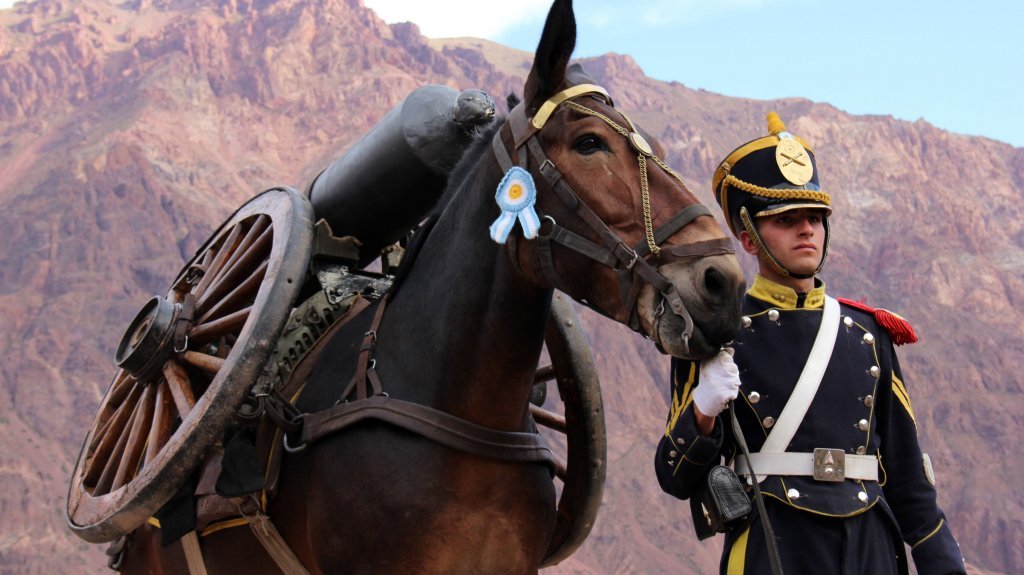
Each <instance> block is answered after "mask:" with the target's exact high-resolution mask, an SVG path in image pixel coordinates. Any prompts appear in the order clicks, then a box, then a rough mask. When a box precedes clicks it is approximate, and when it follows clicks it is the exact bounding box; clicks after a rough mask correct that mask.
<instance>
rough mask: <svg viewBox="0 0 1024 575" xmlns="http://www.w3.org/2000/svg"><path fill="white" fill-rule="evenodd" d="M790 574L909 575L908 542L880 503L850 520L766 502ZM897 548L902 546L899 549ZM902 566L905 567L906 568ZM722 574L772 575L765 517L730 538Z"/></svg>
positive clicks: (784, 569) (777, 541)
mask: <svg viewBox="0 0 1024 575" xmlns="http://www.w3.org/2000/svg"><path fill="white" fill-rule="evenodd" d="M765 504H766V507H767V511H768V517H769V518H770V519H771V525H772V529H773V530H774V532H775V540H776V545H777V546H778V549H779V557H780V559H781V560H782V569H783V571H784V572H785V575H801V574H808V575H831V574H837V575H839V574H842V575H861V574H870V575H898V574H900V573H905V572H906V571H905V569H906V567H905V566H906V560H905V559H903V558H901V557H897V550H899V553H900V554H901V555H902V553H903V544H902V542H900V541H899V538H898V533H897V532H895V526H894V525H893V522H892V520H891V519H890V518H889V516H888V515H887V514H886V512H885V510H884V509H882V508H880V507H879V505H880V504H881V503H879V504H878V505H875V506H874V507H873V508H871V509H869V510H868V511H866V512H864V513H861V514H860V515H855V516H853V517H847V518H837V517H827V516H824V515H816V514H813V513H809V512H806V511H800V510H797V509H794V508H792V507H789V506H788V505H783V504H781V503H778V502H777V501H775V500H772V499H771V498H768V499H767V501H766V502H765ZM897 544H898V547H897ZM901 566H902V569H901ZM719 571H720V572H721V573H722V574H723V575H741V574H742V575H761V574H763V575H771V572H772V571H771V566H770V564H769V561H768V549H767V547H766V546H765V539H764V528H763V527H762V526H761V520H760V518H757V519H755V520H754V522H753V523H752V524H751V525H750V527H748V528H747V529H745V530H743V531H740V532H738V533H729V534H727V535H726V539H725V549H724V551H723V552H722V562H721V565H720V567H719Z"/></svg>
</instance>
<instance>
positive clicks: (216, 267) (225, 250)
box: [192, 222, 242, 299]
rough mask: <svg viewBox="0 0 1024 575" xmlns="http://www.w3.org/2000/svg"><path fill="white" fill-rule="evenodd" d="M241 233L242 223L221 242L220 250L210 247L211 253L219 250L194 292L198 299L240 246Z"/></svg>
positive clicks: (233, 228)
mask: <svg viewBox="0 0 1024 575" xmlns="http://www.w3.org/2000/svg"><path fill="white" fill-rule="evenodd" d="M241 233H242V223H241V222H239V223H237V224H235V225H234V227H232V228H231V232H230V233H229V234H228V237H227V238H226V239H225V240H224V241H223V242H221V244H220V247H219V248H218V247H214V246H211V247H210V251H212V250H217V256H216V257H215V258H213V262H212V263H211V264H210V267H209V268H207V269H206V270H205V271H204V273H203V279H201V280H199V285H197V286H196V289H195V291H194V292H192V293H194V294H195V295H196V299H199V298H200V297H202V295H203V292H205V291H206V288H208V287H209V286H210V282H212V281H213V278H214V277H215V276H216V275H217V274H218V272H220V269H221V267H222V266H223V265H224V262H225V261H227V259H228V257H229V256H230V255H231V253H232V252H233V251H234V249H235V246H236V245H237V244H238V237H239V236H240V235H241Z"/></svg>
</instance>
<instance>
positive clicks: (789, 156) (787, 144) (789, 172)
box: [775, 132, 814, 186]
mask: <svg viewBox="0 0 1024 575" xmlns="http://www.w3.org/2000/svg"><path fill="white" fill-rule="evenodd" d="M787 136H788V137H787ZM775 162H776V163H778V165H779V171H781V172H782V175H783V177H785V178H786V180H788V181H789V183H791V184H793V185H796V186H802V185H804V184H806V183H807V182H809V181H811V177H813V176H814V165H813V164H811V157H810V156H809V155H807V150H805V149H804V147H803V146H801V145H800V142H798V141H797V140H796V138H794V137H793V136H790V135H789V134H788V133H785V132H784V133H783V134H779V143H778V145H777V146H775Z"/></svg>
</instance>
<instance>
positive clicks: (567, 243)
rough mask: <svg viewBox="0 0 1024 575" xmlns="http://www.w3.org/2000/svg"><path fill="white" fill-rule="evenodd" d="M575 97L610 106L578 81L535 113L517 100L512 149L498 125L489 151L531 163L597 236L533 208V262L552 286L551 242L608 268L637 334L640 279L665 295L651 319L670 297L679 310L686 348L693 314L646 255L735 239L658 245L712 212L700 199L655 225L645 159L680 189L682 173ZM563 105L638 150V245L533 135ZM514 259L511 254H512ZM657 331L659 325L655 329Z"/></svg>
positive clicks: (504, 160)
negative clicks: (583, 195) (537, 224)
mask: <svg viewBox="0 0 1024 575" xmlns="http://www.w3.org/2000/svg"><path fill="white" fill-rule="evenodd" d="M580 96H591V97H595V98H598V99H600V100H603V101H604V102H605V103H606V104H608V105H609V106H612V105H613V103H612V100H611V98H610V97H609V96H608V92H607V91H605V89H604V88H602V87H600V86H597V85H594V84H580V85H578V86H573V87H571V88H568V89H566V90H563V91H561V92H559V93H558V94H555V95H554V96H552V97H551V98H550V99H548V100H547V101H546V102H545V103H544V104H543V105H542V106H541V107H540V109H538V111H537V113H536V114H535V115H534V117H533V118H527V117H526V109H525V105H524V103H523V102H520V103H519V104H518V105H516V106H515V107H514V108H513V109H512V111H511V112H509V116H508V122H507V124H506V125H507V126H508V127H509V131H510V132H511V136H512V143H513V149H512V150H511V152H510V151H509V149H508V148H507V147H506V144H505V142H504V140H503V139H502V133H503V132H504V128H503V129H501V130H498V132H497V133H496V134H495V135H494V139H493V140H492V148H493V150H494V155H495V156H496V157H497V159H498V163H499V164H500V166H501V168H502V170H504V171H505V172H507V171H508V170H509V169H511V168H512V167H513V166H519V167H521V168H523V169H526V170H527V171H531V170H530V166H533V167H534V170H535V171H531V174H534V175H535V176H536V175H539V176H540V179H541V180H542V181H543V182H545V183H546V184H547V186H548V187H549V188H550V189H551V190H553V191H554V192H555V195H556V196H557V197H558V198H559V199H560V200H561V201H562V203H563V204H564V205H565V206H566V207H567V208H569V210H570V211H572V212H574V213H575V214H576V215H577V216H578V217H579V218H580V219H581V220H583V222H584V223H585V224H586V225H587V226H588V227H589V228H590V229H591V230H592V231H593V232H594V233H595V234H596V235H597V237H598V238H599V239H600V242H601V243H597V242H594V241H592V240H590V239H588V238H586V237H584V236H581V235H579V234H577V233H575V232H573V231H572V230H570V229H568V228H566V227H563V226H561V225H560V224H559V223H558V222H557V221H555V219H554V218H553V217H551V216H550V215H545V214H542V213H541V212H540V211H539V210H538V216H539V217H540V218H541V222H542V223H541V228H540V231H539V233H538V235H537V238H536V240H537V244H536V247H537V252H536V253H537V258H538V264H539V266H538V267H539V268H540V269H541V272H542V273H543V274H544V277H545V279H546V280H547V282H548V283H550V284H551V287H554V288H556V289H560V288H561V286H560V284H561V282H560V281H559V278H558V275H557V273H556V272H555V265H554V260H553V257H552V250H551V247H552V243H557V244H560V245H562V246H564V247H566V248H568V249H571V250H573V251H575V252H577V253H579V254H582V255H584V256H586V257H588V258H590V259H592V260H594V261H597V262H598V263H601V264H603V265H605V266H607V267H609V268H611V269H612V270H613V271H614V272H615V274H616V276H617V277H618V279H619V290H620V297H621V299H622V303H623V306H624V309H627V310H629V320H628V321H629V323H628V325H629V327H630V328H631V329H633V330H634V331H637V332H639V333H643V332H642V330H641V327H640V320H639V316H638V313H637V309H636V302H637V298H638V296H639V294H640V290H641V288H642V287H643V283H642V282H646V283H647V284H650V285H651V287H653V288H654V289H655V290H657V291H658V293H660V294H661V296H662V298H663V300H662V303H661V305H659V308H658V311H657V313H656V317H655V322H656V323H657V322H658V321H659V320H660V318H661V315H662V314H663V313H664V303H665V302H667V303H668V306H669V309H671V310H672V313H674V314H676V315H677V316H679V317H680V318H681V319H682V320H683V324H684V328H683V332H682V340H683V345H684V347H685V349H687V350H688V349H689V341H690V337H691V336H692V335H693V329H694V324H693V318H692V317H691V316H690V313H689V311H688V310H687V309H686V305H685V304H684V303H683V300H682V298H681V297H680V296H679V292H678V291H677V290H676V288H675V286H674V285H673V284H672V282H671V281H670V280H669V279H668V278H666V277H665V276H664V275H663V274H662V273H661V272H659V271H658V270H657V268H655V267H654V266H653V265H652V264H651V263H650V262H649V261H648V260H649V258H650V257H651V256H652V255H653V256H655V257H657V258H658V260H659V262H660V263H662V264H667V263H672V262H676V261H685V260H692V259H698V258H704V257H708V256H713V255H722V254H731V253H735V251H734V249H733V247H732V242H731V241H730V240H729V239H728V238H724V237H723V238H719V239H713V240H704V241H699V242H694V243H690V244H680V245H675V246H671V247H669V248H665V249H662V248H660V247H659V246H660V244H663V243H664V242H665V241H667V240H668V238H669V237H671V236H672V235H673V234H675V233H676V232H677V231H679V230H681V229H682V228H683V227H685V226H687V225H689V224H690V223H691V222H693V221H694V220H695V219H697V218H698V217H701V216H708V217H711V212H710V211H709V210H708V208H707V207H706V206H704V205H703V204H699V203H698V204H693V205H691V206H687V207H685V208H683V209H682V210H680V211H679V212H677V213H676V214H675V215H674V216H673V217H672V218H670V219H669V220H668V221H667V222H665V223H664V224H662V225H660V226H659V227H658V228H657V229H653V223H652V221H651V215H650V197H649V192H648V182H647V159H648V158H649V159H651V161H653V162H654V163H655V164H657V165H658V166H659V167H660V168H661V169H662V170H664V171H665V172H666V173H668V174H669V175H670V176H672V177H673V178H674V179H675V180H676V181H678V182H679V183H680V185H682V186H683V189H684V190H686V189H687V188H686V184H685V183H684V182H683V180H682V178H680V177H679V176H678V175H677V174H676V173H675V172H674V171H673V170H672V169H671V168H669V167H668V165H666V164H665V162H663V161H662V160H661V159H660V158H658V157H657V156H656V155H655V154H654V153H653V150H652V149H651V146H650V144H648V143H647V141H646V140H645V139H644V138H643V136H641V135H640V134H639V133H638V132H637V131H636V128H635V127H634V126H633V123H632V122H631V121H630V120H629V118H628V117H626V116H625V114H623V115H622V117H623V118H624V119H625V121H626V123H627V124H628V125H629V129H628V130H627V129H626V128H624V127H623V126H621V125H619V124H618V123H616V122H615V121H613V120H612V119H610V118H608V117H607V116H605V115H604V114H601V113H600V112H596V111H594V110H592V109H590V108H587V107H586V106H583V105H581V104H579V103H577V102H573V101H571V100H572V98H576V97H580ZM562 105H564V106H566V107H569V108H571V109H572V110H574V111H576V112H578V113H581V114H586V115H589V116H593V117H596V118H599V119H601V120H602V121H604V122H605V123H607V124H608V125H609V126H611V127H612V128H613V129H614V130H615V131H616V132H618V133H619V134H620V135H622V136H623V137H625V138H626V139H627V140H628V141H629V143H630V145H631V146H632V147H633V149H634V150H636V152H637V161H638V163H639V165H640V179H641V190H642V194H643V205H644V229H645V232H646V237H645V239H644V241H642V242H640V243H639V244H637V245H636V246H632V247H631V246H629V245H628V244H626V242H625V241H624V240H622V239H621V238H620V237H619V236H618V235H617V234H616V233H615V232H614V231H612V230H611V229H610V228H609V227H608V225H607V224H605V223H604V221H603V220H602V219H601V218H600V216H598V215H597V214H596V213H595V212H594V210H593V209H591V208H590V206H588V205H587V204H586V202H584V201H583V200H582V199H580V197H579V195H578V194H577V193H576V191H575V190H573V188H572V186H571V185H570V184H569V183H568V182H567V181H566V180H565V177H564V176H563V175H562V173H561V172H560V171H559V170H558V168H557V167H556V166H555V164H554V162H552V161H551V159H550V158H548V156H547V155H546V154H545V153H544V150H543V148H542V147H541V145H540V141H539V138H538V137H537V134H538V133H539V132H540V130H541V129H542V128H543V127H544V124H545V123H546V122H547V120H548V119H549V118H550V117H551V115H552V114H553V113H554V112H555V110H556V109H557V108H558V107H559V106H562ZM620 113H621V112H620ZM513 158H515V159H513ZM687 191H688V190H687ZM515 237H516V236H514V235H513V236H512V238H513V241H514V238H515ZM512 253H513V254H515V245H514V244H513V245H512ZM513 259H515V256H514V255H513ZM517 265H518V262H517ZM563 291H564V290H563ZM587 305H588V307H591V309H594V310H595V311H597V312H598V313H600V314H602V315H605V316H607V315H609V314H608V313H607V312H605V311H604V310H601V309H599V308H597V307H595V306H593V305H591V304H587ZM655 331H657V330H656V329H655Z"/></svg>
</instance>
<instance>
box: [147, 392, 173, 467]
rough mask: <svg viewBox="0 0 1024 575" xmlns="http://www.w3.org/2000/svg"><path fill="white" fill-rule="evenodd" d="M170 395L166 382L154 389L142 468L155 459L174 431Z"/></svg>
mask: <svg viewBox="0 0 1024 575" xmlns="http://www.w3.org/2000/svg"><path fill="white" fill-rule="evenodd" d="M170 394H171V392H170V385H169V384H168V383H167V382H166V381H163V382H160V384H159V385H158V386H157V388H156V400H155V404H156V405H155V409H154V414H153V424H152V425H151V426H150V427H149V438H148V439H147V440H146V457H145V459H144V460H143V467H145V466H146V465H149V463H150V462H151V461H153V460H154V459H156V456H157V455H159V453H160V450H161V449H163V447H164V446H165V445H167V440H168V439H170V437H171V431H172V430H173V429H174V411H173V409H174V399H173V398H171V397H170Z"/></svg>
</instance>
